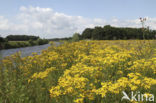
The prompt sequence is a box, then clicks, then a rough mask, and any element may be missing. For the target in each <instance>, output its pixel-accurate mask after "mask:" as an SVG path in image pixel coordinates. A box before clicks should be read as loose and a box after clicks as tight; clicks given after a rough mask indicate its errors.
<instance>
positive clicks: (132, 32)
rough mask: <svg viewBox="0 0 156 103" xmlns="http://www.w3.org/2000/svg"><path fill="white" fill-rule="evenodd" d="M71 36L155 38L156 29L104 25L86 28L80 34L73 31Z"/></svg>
mask: <svg viewBox="0 0 156 103" xmlns="http://www.w3.org/2000/svg"><path fill="white" fill-rule="evenodd" d="M76 35H77V36H76ZM73 37H77V38H79V39H81V40H83V39H92V40H129V39H140V40H142V39H156V30H150V29H149V28H128V27H113V26H110V25H106V26H104V27H101V26H96V27H94V28H86V29H85V30H84V31H83V32H82V34H78V33H75V34H74V35H73Z"/></svg>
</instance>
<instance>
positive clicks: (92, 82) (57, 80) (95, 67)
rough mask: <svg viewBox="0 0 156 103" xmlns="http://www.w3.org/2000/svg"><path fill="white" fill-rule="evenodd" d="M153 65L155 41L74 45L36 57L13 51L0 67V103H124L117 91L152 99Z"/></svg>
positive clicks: (155, 84)
mask: <svg viewBox="0 0 156 103" xmlns="http://www.w3.org/2000/svg"><path fill="white" fill-rule="evenodd" d="M155 64H156V40H149V41H148V40H114V41H111V40H110V41H109V40H108V41H79V42H73V43H64V44H61V45H60V46H58V47H56V46H53V45H52V46H50V47H49V48H48V49H46V50H43V51H42V53H41V54H40V55H37V54H35V53H33V56H28V57H24V58H21V57H20V54H19V53H17V54H15V55H12V56H10V57H7V58H5V59H4V60H2V61H1V63H0V102H2V103H129V102H130V101H128V100H123V101H121V98H122V97H123V94H122V91H125V92H126V93H127V95H129V97H131V96H130V95H131V92H132V91H134V92H135V93H136V92H137V91H139V92H140V94H145V96H146V95H147V100H149V98H150V99H151V100H152V95H150V94H153V95H156V65H155ZM145 96H143V97H142V98H144V100H146V97H145ZM137 100H138V96H137ZM131 102H132V101H131ZM133 102H134V101H133ZM143 102H146V101H143Z"/></svg>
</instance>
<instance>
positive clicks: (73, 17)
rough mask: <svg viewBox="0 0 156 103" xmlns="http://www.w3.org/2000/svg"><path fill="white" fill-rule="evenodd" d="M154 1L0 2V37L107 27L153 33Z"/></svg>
mask: <svg viewBox="0 0 156 103" xmlns="http://www.w3.org/2000/svg"><path fill="white" fill-rule="evenodd" d="M155 4H156V0H0V36H2V37H6V36H7V35H10V34H29V35H36V36H40V37H41V38H62V37H70V36H72V35H73V34H74V33H75V32H77V33H82V32H83V30H84V29H85V28H93V27H95V26H104V25H111V26H116V27H141V23H140V21H139V18H140V17H143V18H144V17H146V18H147V21H146V22H145V25H146V26H149V27H150V29H156V13H155V10H156V6H155Z"/></svg>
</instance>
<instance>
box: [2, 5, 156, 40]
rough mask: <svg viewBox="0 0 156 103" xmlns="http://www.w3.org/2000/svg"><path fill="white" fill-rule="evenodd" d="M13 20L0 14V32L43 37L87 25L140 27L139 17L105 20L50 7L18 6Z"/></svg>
mask: <svg viewBox="0 0 156 103" xmlns="http://www.w3.org/2000/svg"><path fill="white" fill-rule="evenodd" d="M19 10H20V13H19V14H17V16H16V18H14V19H15V22H13V21H9V20H8V19H6V18H4V17H3V16H0V33H1V35H2V36H6V35H8V34H34V35H35V34H36V35H39V36H40V37H44V38H55V37H69V36H72V34H73V33H74V32H79V33H81V32H82V31H83V30H84V29H85V28H87V27H94V26H104V25H107V24H110V25H112V26H118V27H140V26H141V24H140V21H139V19H134V20H119V19H117V18H114V19H112V20H109V21H107V20H105V19H100V18H95V19H90V18H85V17H82V16H70V15H67V14H64V13H59V12H55V11H54V10H52V9H51V8H40V7H32V6H30V7H24V6H22V7H20V9H19ZM146 25H149V26H150V27H151V28H152V29H156V18H149V17H148V20H147V22H146Z"/></svg>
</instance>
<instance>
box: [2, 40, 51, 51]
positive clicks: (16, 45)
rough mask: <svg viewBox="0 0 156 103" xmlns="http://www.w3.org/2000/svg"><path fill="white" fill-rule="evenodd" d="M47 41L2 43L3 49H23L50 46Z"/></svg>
mask: <svg viewBox="0 0 156 103" xmlns="http://www.w3.org/2000/svg"><path fill="white" fill-rule="evenodd" d="M48 42H49V41H48V40H46V39H38V40H29V41H7V42H3V43H1V49H11V48H21V47H28V46H35V45H43V44H48Z"/></svg>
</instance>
